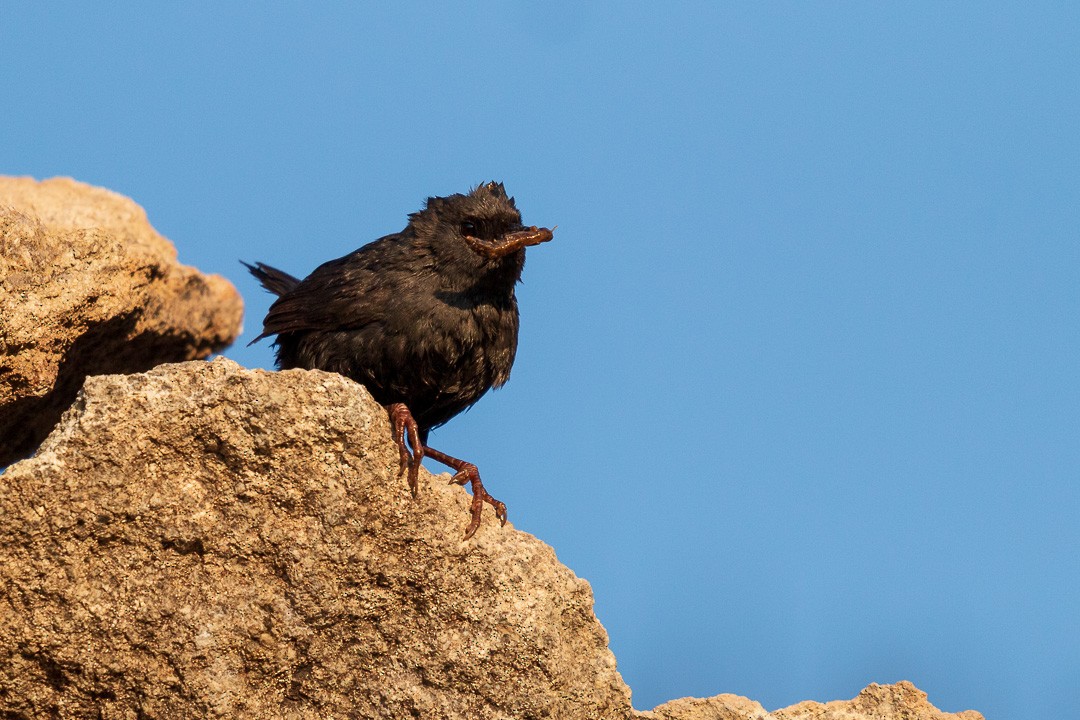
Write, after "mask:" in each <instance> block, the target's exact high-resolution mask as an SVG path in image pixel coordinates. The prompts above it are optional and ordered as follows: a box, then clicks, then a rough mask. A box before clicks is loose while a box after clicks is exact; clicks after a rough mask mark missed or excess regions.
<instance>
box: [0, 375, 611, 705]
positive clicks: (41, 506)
mask: <svg viewBox="0 0 1080 720" xmlns="http://www.w3.org/2000/svg"><path fill="white" fill-rule="evenodd" d="M446 480H447V476H446V475H442V476H438V477H433V476H431V475H428V474H427V473H425V472H422V473H421V493H420V496H419V497H418V498H417V499H413V498H412V496H411V495H410V494H409V492H408V489H407V483H406V482H405V480H404V478H401V477H399V476H398V455H397V451H396V448H395V446H394V445H393V443H392V442H391V440H390V425H389V422H388V419H387V416H386V412H385V411H384V410H383V408H382V407H380V406H379V405H377V404H376V403H375V402H374V401H373V400H372V399H371V398H370V396H369V395H368V394H367V393H366V392H365V391H364V390H363V388H362V387H361V386H359V385H357V384H355V383H353V382H351V381H349V380H346V379H344V378H342V377H340V376H338V375H334V374H330V373H323V372H318V371H301V370H290V371H286V372H281V373H270V372H266V371H262V370H254V371H252V370H244V369H242V368H240V367H239V366H237V365H236V364H235V363H233V362H231V361H228V360H224V359H218V360H215V361H214V362H212V363H205V362H190V363H182V364H177V365H162V366H160V367H158V368H155V369H154V370H151V371H150V372H147V373H145V374H136V375H127V376H118V375H113V376H103V377H91V378H88V379H87V380H86V385H85V388H84V389H83V391H82V392H81V393H80V394H79V397H78V400H77V401H76V403H75V405H74V406H73V407H72V408H71V409H70V410H69V411H68V412H67V413H65V414H64V416H63V419H62V420H61V422H60V424H59V426H58V427H57V428H56V429H55V431H54V432H53V433H52V434H51V435H50V436H49V438H48V439H47V440H46V441H45V443H44V444H43V445H42V447H41V448H40V450H39V451H38V453H37V454H36V456H35V457H33V458H31V459H29V460H25V461H23V462H20V463H17V464H15V465H13V466H12V467H10V468H9V469H8V471H7V472H6V473H5V474H4V475H2V476H0V715H3V714H4V713H5V712H7V713H10V714H12V716H15V717H24V718H53V717H59V718H76V717H79V718H81V717H95V718H96V717H105V718H120V717H124V718H128V717H130V718H134V717H156V718H181V717H191V718H198V717H226V718H269V717H286V718H347V717H348V718H353V717H356V718H409V717H419V718H481V719H482V718H553V719H554V718H558V719H560V720H564V719H566V720H572V719H573V718H582V719H586V718H587V719H588V720H602V719H604V718H626V717H628V716H629V714H630V712H631V710H630V697H629V691H628V689H627V688H626V685H625V684H624V683H623V682H622V680H621V678H620V677H619V675H618V673H617V672H616V668H615V659H614V657H613V656H612V654H611V652H610V650H608V647H607V636H606V633H605V632H604V629H603V628H602V627H601V626H600V624H599V623H598V622H597V620H596V618H595V616H594V615H593V610H592V604H593V599H592V592H591V590H590V588H589V585H588V583H586V582H585V581H584V580H581V579H579V578H577V577H575V576H574V574H573V573H572V572H571V571H570V570H569V569H567V568H566V567H565V566H563V565H562V564H560V563H559V562H558V560H557V559H556V557H555V554H554V552H553V551H552V549H551V548H550V547H548V546H546V545H544V544H543V543H541V542H540V541H538V540H537V539H536V538H534V537H532V536H531V535H528V534H526V533H523V532H519V531H517V530H515V529H514V528H513V527H512V526H511V525H509V524H508V525H507V526H506V527H499V525H498V523H497V522H495V519H494V516H493V515H492V514H491V513H490V512H489V511H488V510H485V517H484V523H483V524H482V525H481V527H480V529H479V531H478V532H477V534H476V536H475V537H474V538H473V539H472V540H470V541H464V540H462V535H463V533H464V528H465V526H466V524H467V522H468V517H469V515H468V507H469V503H468V499H469V498H468V495H467V493H466V492H465V490H463V489H462V488H460V487H458V486H456V485H447V483H446ZM511 510H512V509H511Z"/></svg>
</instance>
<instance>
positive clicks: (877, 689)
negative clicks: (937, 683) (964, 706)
mask: <svg viewBox="0 0 1080 720" xmlns="http://www.w3.org/2000/svg"><path fill="white" fill-rule="evenodd" d="M636 717H637V719H638V720H985V719H984V718H983V716H982V715H981V714H980V713H977V712H975V711H974V710H965V711H963V712H958V713H948V712H942V711H941V710H938V709H937V708H936V707H934V706H933V705H931V704H930V702H929V701H928V700H927V698H926V693H924V692H923V691H922V690H919V689H918V688H917V687H915V686H914V685H912V684H911V683H909V682H906V681H901V682H898V683H896V684H895V685H878V684H876V683H874V684H871V685H869V686H868V687H867V688H866V689H865V690H863V691H862V692H861V693H859V694H858V696H857V697H855V698H853V699H851V700H834V701H832V702H828V703H819V702H813V701H810V700H808V701H806V702H801V703H798V704H797V705H792V706H791V707H787V708H784V709H783V710H776V711H774V712H771V713H770V712H766V711H765V708H763V707H761V705H759V704H758V703H756V702H754V701H753V700H748V699H746V698H744V697H739V696H738V695H717V696H716V697H711V698H704V699H702V698H682V699H681V700H672V701H671V702H667V703H664V704H663V705H661V706H659V707H658V708H656V709H655V710H653V711H652V712H646V713H638V714H637V716H636Z"/></svg>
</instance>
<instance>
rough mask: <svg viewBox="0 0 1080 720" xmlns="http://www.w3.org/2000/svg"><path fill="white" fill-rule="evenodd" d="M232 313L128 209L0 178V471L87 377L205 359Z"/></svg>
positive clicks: (222, 286)
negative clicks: (179, 361)
mask: <svg viewBox="0 0 1080 720" xmlns="http://www.w3.org/2000/svg"><path fill="white" fill-rule="evenodd" d="M242 313H243V305H242V302H241V300H240V296H239V294H238V293H237V292H236V290H235V288H233V286H232V285H231V284H230V283H229V282H228V281H227V280H225V279H224V278H222V277H219V276H216V275H211V276H207V275H203V274H201V273H199V272H197V271H196V270H194V269H193V268H189V267H185V266H184V265H180V264H178V263H177V262H176V250H175V249H174V248H173V246H172V245H171V244H170V243H169V241H168V240H166V239H165V238H163V237H161V236H160V235H159V234H158V233H157V232H155V231H154V228H153V227H151V226H150V224H149V222H147V219H146V213H145V212H143V209H142V208H141V207H139V206H138V205H136V204H135V203H134V202H132V201H131V200H129V199H128V198H126V197H124V196H122V195H118V194H116V193H113V192H110V191H108V190H104V189H102V188H96V187H91V186H89V185H85V184H83V183H79V182H75V181H74V180H70V179H67V178H55V179H52V180H45V181H43V182H36V181H35V180H33V179H32V178H12V177H0V466H3V465H6V464H8V463H10V462H12V461H13V460H16V459H18V458H21V457H25V456H26V455H28V454H30V453H31V452H32V451H33V450H34V448H35V447H37V445H38V444H39V443H40V442H41V440H42V439H44V437H45V436H46V435H47V434H48V432H49V430H50V429H51V428H52V427H53V425H55V424H56V421H57V420H58V419H59V417H60V414H61V413H62V412H63V411H64V409H65V408H67V407H68V406H69V405H70V404H71V402H72V400H73V399H74V398H75V393H76V392H77V391H78V389H79V387H80V386H81V385H82V382H83V378H85V377H86V376H87V375H94V374H101V373H110V372H137V371H142V370H148V369H150V368H152V367H153V366H155V365H157V364H159V363H162V362H175V361H178V360H190V359H195V358H200V357H206V356H207V355H209V354H210V353H211V352H213V351H214V350H218V349H220V348H222V347H225V346H226V345H228V344H229V343H230V342H232V341H233V340H234V339H235V338H236V336H237V335H238V334H239V332H240V321H241V316H242Z"/></svg>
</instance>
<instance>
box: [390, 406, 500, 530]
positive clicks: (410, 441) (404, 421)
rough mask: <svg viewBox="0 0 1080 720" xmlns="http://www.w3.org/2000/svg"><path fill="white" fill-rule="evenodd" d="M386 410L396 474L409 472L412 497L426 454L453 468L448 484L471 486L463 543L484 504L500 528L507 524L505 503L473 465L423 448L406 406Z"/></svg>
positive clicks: (416, 488)
mask: <svg viewBox="0 0 1080 720" xmlns="http://www.w3.org/2000/svg"><path fill="white" fill-rule="evenodd" d="M386 411H387V412H388V413H390V422H391V423H392V424H393V426H394V442H395V443H396V444H397V446H398V453H399V454H400V456H401V469H400V470H399V471H398V475H400V474H401V473H403V472H405V471H406V470H408V471H409V489H410V490H412V494H413V497H414V498H415V497H416V495H417V492H418V490H419V486H420V463H421V462H422V461H423V459H424V456H425V455H426V456H427V457H429V458H431V459H432V460H435V461H436V462H441V463H442V464H443V465H446V466H447V467H449V468H451V469H453V471H454V477H452V478H450V482H452V483H457V484H458V485H464V484H465V483H470V484H471V485H472V495H473V499H472V520H470V521H469V527H467V528H465V539H466V540H468V539H469V538H471V537H472V536H473V534H475V533H476V530H477V528H479V527H480V514H481V512H482V511H483V509H484V503H485V502H486V503H489V504H490V505H491V507H493V508H495V517H497V518H499V521H500V522H501V523H502V524H503V525H505V524H506V504H505V503H502V502H500V501H498V500H496V499H495V498H493V497H491V495H490V494H489V493H488V491H487V490H486V489H485V488H484V483H483V482H481V480H480V471H479V470H478V469H477V467H476V466H475V465H473V464H472V463H470V462H465V461H464V460H458V459H457V458H456V457H451V456H449V455H447V454H446V453H444V452H439V451H438V450H436V449H435V448H432V447H425V446H424V444H423V443H421V442H420V428H419V426H418V425H417V424H416V420H415V419H414V418H413V416H412V413H411V412H409V408H408V406H406V405H405V403H393V404H391V405H387V406H386ZM406 443H407V444H406ZM409 448H412V452H409Z"/></svg>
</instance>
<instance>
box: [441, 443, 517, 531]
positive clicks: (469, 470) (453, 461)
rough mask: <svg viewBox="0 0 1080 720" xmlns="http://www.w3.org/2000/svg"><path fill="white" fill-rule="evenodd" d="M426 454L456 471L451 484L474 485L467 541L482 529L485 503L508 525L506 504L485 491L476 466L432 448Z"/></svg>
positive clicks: (466, 529)
mask: <svg viewBox="0 0 1080 720" xmlns="http://www.w3.org/2000/svg"><path fill="white" fill-rule="evenodd" d="M425 452H426V453H427V456H428V457H429V458H431V459H432V460H435V461H436V462H441V463H442V464H443V465H446V466H447V467H449V468H452V469H453V470H454V477H452V478H450V482H451V483H457V484H458V485H464V484H465V483H471V484H472V520H470V521H469V527H467V528H465V539H466V540H468V539H469V538H471V537H472V536H473V533H475V532H476V529H477V528H478V527H480V513H481V511H483V509H484V503H485V502H487V503H489V504H490V505H491V507H493V508H495V517H497V518H499V521H500V522H501V524H503V525H505V524H506V504H505V503H502V502H499V501H498V500H496V499H495V498H493V497H491V495H489V494H488V491H487V490H485V489H484V483H483V482H481V481H480V471H479V470H478V469H477V467H476V466H475V465H473V464H472V463H470V462H465V461H464V460H458V459H457V458H456V457H450V456H449V455H447V454H446V453H444V452H439V451H438V450H436V449H435V448H433V447H430V446H428V447H427V448H425Z"/></svg>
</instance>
